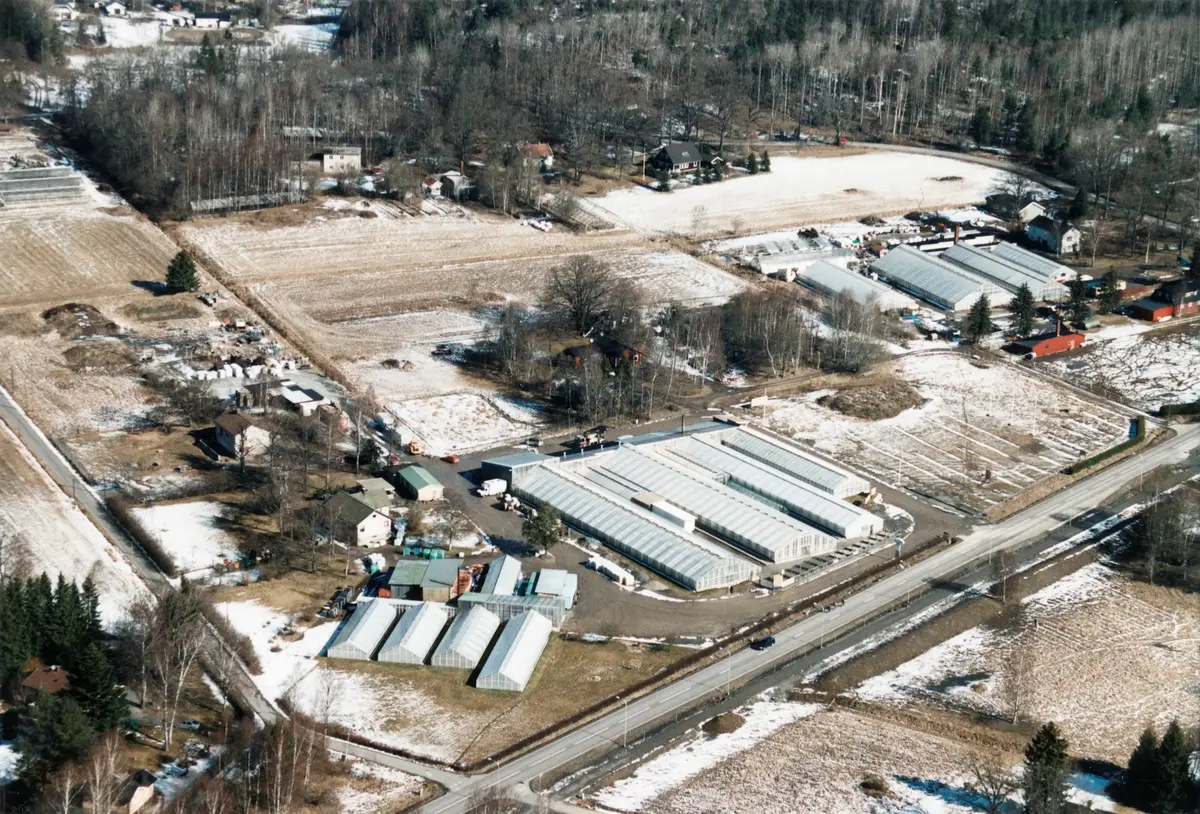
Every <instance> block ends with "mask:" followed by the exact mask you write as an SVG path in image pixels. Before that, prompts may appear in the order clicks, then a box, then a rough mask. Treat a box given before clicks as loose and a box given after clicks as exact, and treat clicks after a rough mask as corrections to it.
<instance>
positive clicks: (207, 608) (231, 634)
mask: <svg viewBox="0 0 1200 814" xmlns="http://www.w3.org/2000/svg"><path fill="white" fill-rule="evenodd" d="M200 612H201V613H202V614H204V618H205V619H207V620H208V622H209V624H211V625H212V626H213V627H215V628H216V629H217V633H219V634H220V635H221V638H222V639H224V640H225V643H226V644H227V645H229V646H230V647H231V648H233V652H234V653H236V654H237V657H238V658H239V659H241V660H242V663H243V664H245V665H246V669H248V670H249V671H250V672H251V674H253V675H262V664H261V663H260V662H259V660H258V653H256V652H255V650H254V642H252V641H250V637H249V636H247V635H246V634H245V633H242V632H241V631H239V630H235V629H234V627H233V625H231V624H229V620H228V619H226V618H225V617H224V616H223V615H222V614H221V612H220V611H218V610H217V607H216V606H215V605H214V604H213V603H212V602H211V601H209V600H208V599H205V600H204V601H203V602H201V603H200Z"/></svg>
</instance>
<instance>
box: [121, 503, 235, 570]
mask: <svg viewBox="0 0 1200 814" xmlns="http://www.w3.org/2000/svg"><path fill="white" fill-rule="evenodd" d="M134 514H135V515H136V517H137V518H138V520H140V521H141V523H142V525H143V526H144V527H145V529H146V531H148V532H150V533H151V534H153V535H155V536H156V537H157V538H158V541H159V543H160V544H161V545H162V547H163V549H164V550H165V551H166V552H167V554H168V555H169V556H170V557H171V559H172V560H174V561H175V565H176V566H177V567H178V568H179V570H180V571H181V572H183V573H185V574H186V573H188V572H191V571H199V570H201V569H205V568H212V567H213V566H214V565H216V564H217V563H220V562H223V561H224V560H227V559H237V556H238V548H237V544H236V542H235V541H234V539H233V537H231V536H230V535H229V533H228V532H226V531H225V530H224V529H223V528H221V526H222V524H223V523H224V522H226V519H225V517H226V516H225V507H224V506H222V505H221V504H220V503H214V502H212V501H209V500H197V501H192V502H190V503H166V504H160V505H157V506H150V507H148V508H145V509H134Z"/></svg>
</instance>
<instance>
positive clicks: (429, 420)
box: [388, 393, 544, 457]
mask: <svg viewBox="0 0 1200 814" xmlns="http://www.w3.org/2000/svg"><path fill="white" fill-rule="evenodd" d="M388 411H389V412H391V413H392V415H394V416H396V419H397V423H398V424H399V425H403V426H404V427H407V428H408V429H409V430H410V431H411V432H412V433H414V434H415V435H416V436H417V437H418V438H420V439H421V440H422V441H423V442H424V445H425V447H426V454H428V455H434V456H437V457H441V456H442V455H447V454H449V453H452V452H453V453H465V452H474V451H475V450H480V449H489V448H491V447H494V446H498V445H499V444H502V443H504V442H505V441H517V440H521V439H523V438H527V437H529V436H530V435H536V434H537V433H538V431H539V430H540V428H541V427H543V426H544V423H543V421H542V417H541V411H540V410H538V409H537V408H536V407H535V406H530V405H525V404H519V403H517V402H514V401H512V400H510V399H507V398H505V397H504V396H483V395H479V394H475V393H464V394H459V395H451V396H435V397H433V398H427V399H414V400H412V401H406V402H404V403H402V404H392V405H389V406H388Z"/></svg>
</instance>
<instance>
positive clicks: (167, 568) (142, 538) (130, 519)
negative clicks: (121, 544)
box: [105, 497, 179, 577]
mask: <svg viewBox="0 0 1200 814" xmlns="http://www.w3.org/2000/svg"><path fill="white" fill-rule="evenodd" d="M105 505H107V506H108V512H109V514H111V515H112V516H113V517H114V518H116V521H117V522H118V523H120V524H121V527H122V528H124V529H125V531H126V532H128V534H129V536H130V537H132V538H133V539H134V540H135V541H136V542H137V544H138V545H139V546H141V547H142V550H143V551H145V552H146V555H147V556H148V557H150V559H151V560H153V561H154V564H155V565H157V566H158V569H159V570H160V571H162V572H163V573H164V574H166V575H167V576H168V577H175V576H178V575H179V568H178V567H176V565H175V561H174V560H173V559H171V557H170V555H168V554H167V552H166V549H164V548H163V547H162V544H161V543H159V541H158V538H157V537H156V536H155V535H153V534H151V533H150V532H149V531H148V530H147V529H146V527H145V526H144V525H142V521H140V520H138V519H137V515H135V514H134V513H133V511H132V509H133V505H132V504H131V503H130V502H129V501H128V500H127V499H125V498H123V497H110V498H108V500H106V501H105Z"/></svg>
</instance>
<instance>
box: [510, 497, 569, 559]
mask: <svg viewBox="0 0 1200 814" xmlns="http://www.w3.org/2000/svg"><path fill="white" fill-rule="evenodd" d="M564 531H565V529H564V528H563V524H562V521H561V520H560V519H559V517H558V512H557V511H555V510H554V508H553V507H552V506H546V507H544V508H541V509H538V513H537V517H531V518H529V519H528V520H526V521H525V522H524V523H522V524H521V533H522V534H524V535H525V539H526V540H528V541H529V542H531V543H533V544H534V545H535V546H538V547H539V548H544V549H550V548H553V547H554V546H556V545H558V544H559V543H561V542H562V538H563V533H564Z"/></svg>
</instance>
